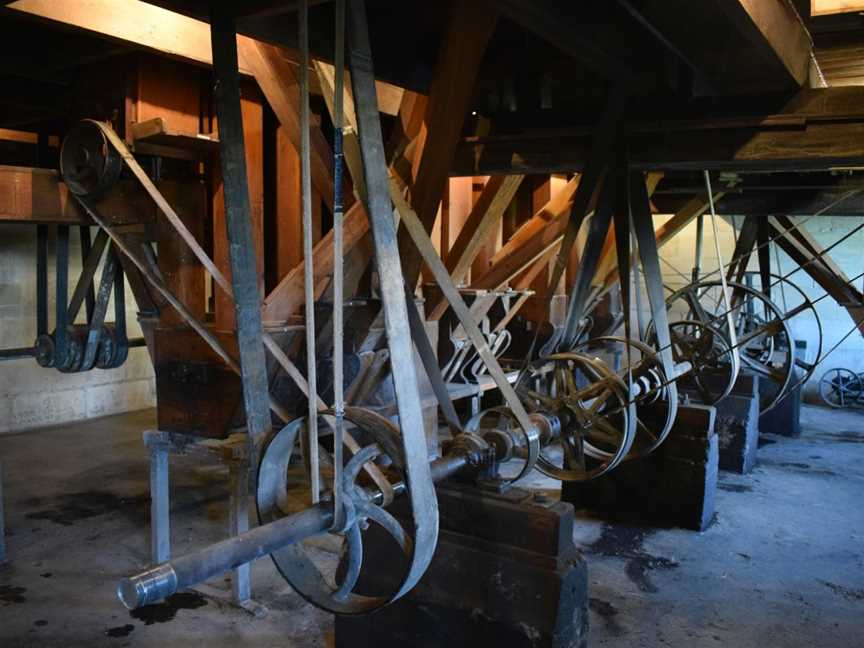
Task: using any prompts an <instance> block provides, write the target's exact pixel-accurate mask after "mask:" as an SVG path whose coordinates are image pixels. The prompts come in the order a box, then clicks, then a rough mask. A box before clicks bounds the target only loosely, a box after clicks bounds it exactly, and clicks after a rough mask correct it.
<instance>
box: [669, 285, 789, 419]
mask: <svg viewBox="0 0 864 648" xmlns="http://www.w3.org/2000/svg"><path fill="white" fill-rule="evenodd" d="M726 285H727V286H728V287H729V289H730V290H731V295H730V303H731V309H732V317H733V321H735V320H736V319H738V320H740V319H741V310H742V307H743V305H744V303H745V302H744V301H743V300H741V299H740V298H741V296H742V295H744V296H745V300H746V299H747V298H751V299H755V300H757V302H758V303H759V304H760V305H761V308H762V309H763V310H764V312H765V313H766V315H770V317H765V318H762V319H763V320H767V321H766V323H765V324H763V325H760V326H759V327H758V328H757V329H756V330H755V331H754V330H750V331H744V332H743V334H741V333H739V324H740V321H739V322H736V323H735V325H736V336H737V338H738V339H737V344H736V346H737V351H738V356H739V357H740V359H741V363H742V365H746V366H747V367H748V368H749V369H750V370H751V371H753V372H754V373H756V374H758V375H759V376H760V377H761V378H763V379H768V380H770V381H771V382H770V383H768V384H772V385H774V390H773V391H767V390H766V392H762V390H761V389H760V395H759V413H760V414H764V413H765V412H768V411H770V410H771V409H772V408H773V407H774V406H775V405H777V403H779V402H780V400H781V399H782V398H783V397H784V396H785V395H786V394H787V393H788V391H789V387H790V383H791V382H792V378H793V377H794V374H795V372H794V368H795V362H794V351H795V350H794V343H793V339H792V332H791V331H790V329H789V325H788V323H787V322H786V319H785V315H784V314H783V311H782V310H781V309H780V308H779V307H778V306H777V305H776V304H775V303H774V302H772V301H771V300H770V299H768V298H767V297H766V296H765V295H764V294H762V293H761V292H760V291H758V290H756V289H754V288H750V287H749V286H746V285H744V284H741V283H737V282H734V281H728V282H726ZM700 289H701V290H705V289H720V290H721V299H719V300H715V307H717V306H720V307H721V308H722V310H721V311H720V312H721V316H717V314H716V313H714V314H712V315H709V314H708V313H707V311H706V309H705V307H704V306H703V305H702V304H701V302H699V297H698V295H699V291H700ZM722 290H723V284H722V282H721V281H719V280H717V281H702V282H699V283H695V284H689V285H687V286H684V287H683V288H681V289H679V290H678V291H677V292H675V293H673V294H672V295H670V296H669V298H667V300H666V304H667V307H669V306H671V305H672V304H674V303H675V302H676V301H678V300H683V301H684V303H685V304H687V305H688V307H689V309H690V310H689V311H688V312H689V313H691V314H695V317H688V318H687V319H690V320H697V321H699V322H702V323H703V324H705V325H707V326H710V327H712V328H714V329H715V330H724V329H725V328H726V325H725V323H726V317H725V316H724V314H725V306H722V304H723V300H722ZM702 294H703V295H705V294H707V293H706V292H703V293H702ZM739 301H740V303H739ZM759 331H763V332H762V333H761V334H760V333H759ZM769 333H770V339H771V344H772V354H773V353H777V352H778V351H776V346H777V345H776V342H775V340H774V339H775V338H777V337H780V336H783V337H785V338H786V345H785V347H786V348H785V351H783V350H781V351H779V353H782V354H783V355H784V356H785V359H784V362H783V364H782V365H781V367H782V368H781V369H775V368H774V366H773V365H774V363H773V360H772V362H771V366H767V365H766V363H764V362H759V361H758V359H757V358H756V355H757V354H761V353H762V351H760V350H759V349H755V348H752V347H748V345H749V344H750V343H751V342H754V341H757V342H758V341H759V340H760V339H761V338H763V337H765V336H766V335H768V334H769Z"/></svg>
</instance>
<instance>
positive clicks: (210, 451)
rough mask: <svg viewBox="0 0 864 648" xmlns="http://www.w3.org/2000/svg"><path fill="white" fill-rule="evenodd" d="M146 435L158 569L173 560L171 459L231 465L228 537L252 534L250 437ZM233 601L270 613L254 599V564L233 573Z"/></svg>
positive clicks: (204, 589) (150, 432) (153, 545)
mask: <svg viewBox="0 0 864 648" xmlns="http://www.w3.org/2000/svg"><path fill="white" fill-rule="evenodd" d="M143 436H144V445H145V446H146V447H147V449H148V450H149V452H150V498H151V503H150V557H151V560H152V563H153V564H154V565H158V564H160V563H163V562H165V561H168V560H170V559H171V514H170V509H171V498H170V488H169V471H170V464H169V457H170V455H172V454H173V455H184V456H188V457H193V458H195V459H197V460H199V461H201V462H202V463H213V464H217V465H227V466H228V483H229V490H230V499H229V515H228V518H229V522H228V527H229V528H228V531H229V534H230V536H231V537H234V536H237V535H240V534H241V533H244V532H246V531H248V530H249V461H248V442H247V440H246V435H245V434H233V435H231V436H230V437H228V438H227V439H224V440H222V439H205V438H202V437H196V436H192V435H188V434H179V433H172V432H162V431H159V430H148V431H147V432H144V435H143ZM196 589H199V590H201V591H202V592H204V593H206V594H207V595H209V596H213V597H214V598H224V596H225V595H224V593H223V592H221V591H220V590H216V589H215V588H212V587H209V586H207V585H199V586H197V588H196ZM231 602H232V603H233V604H234V605H236V606H237V607H240V608H243V609H244V610H246V611H247V612H249V613H250V614H252V615H254V616H256V617H261V616H264V615H265V614H266V613H267V608H266V607H265V606H263V605H261V604H260V603H258V602H256V601H254V600H253V599H252V570H251V564H250V563H246V564H243V565H240V566H239V567H237V568H236V569H234V570H233V571H232V573H231Z"/></svg>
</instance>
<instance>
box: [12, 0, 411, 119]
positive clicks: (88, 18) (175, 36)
mask: <svg viewBox="0 0 864 648" xmlns="http://www.w3.org/2000/svg"><path fill="white" fill-rule="evenodd" d="M7 8H8V9H10V10H13V11H16V12H19V13H21V14H27V15H30V16H33V17H35V18H39V19H42V20H45V21H48V22H53V23H58V24H61V25H64V26H66V27H68V28H72V29H78V30H84V31H86V32H90V33H93V34H96V35H99V36H102V37H104V38H107V39H109V40H112V41H115V42H120V43H123V44H127V45H134V46H135V47H139V48H142V49H146V50H150V51H152V52H156V53H157V54H162V55H165V56H169V57H172V58H177V59H182V60H185V61H190V62H192V63H196V64H199V65H206V66H210V65H212V64H213V59H212V52H211V49H210V27H209V25H208V24H207V23H206V22H202V21H200V20H196V19H195V18H190V17H188V16H185V15H182V14H179V13H176V12H174V11H169V10H168V9H164V8H162V7H158V6H155V5H153V4H150V3H148V2H142V1H141V0H62V2H57V1H56V0H16V1H15V2H11V3H10V4H8V5H7ZM258 42H260V41H257V40H255V39H253V38H249V37H247V36H242V35H238V36H237V45H238V66H239V69H240V72H241V74H245V75H249V76H252V75H253V71H252V69H251V67H250V65H249V61H248V60H247V59H246V56H245V55H244V53H243V52H242V51H240V50H244V49H245V50H246V51H247V52H249V51H251V50H250V47H252V46H253V45H254V44H255V43H258ZM278 49H279V51H280V52H281V53H282V55H283V56H285V57H286V58H287V59H288V60H289V61H291V62H292V63H293V64H295V65H296V64H297V61H298V59H299V57H298V56H297V55H296V53H295V52H292V51H290V50H288V49H285V48H278ZM326 65H329V64H326ZM331 67H332V66H331ZM313 77H314V75H313ZM376 88H377V90H378V106H379V109H380V110H381V112H383V113H385V114H389V115H395V114H396V113H397V112H398V110H399V104H400V101H401V96H402V89H401V88H398V87H397V86H394V85H392V84H389V83H384V82H381V81H377V82H376Z"/></svg>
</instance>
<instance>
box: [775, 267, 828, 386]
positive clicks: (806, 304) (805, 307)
mask: <svg viewBox="0 0 864 648" xmlns="http://www.w3.org/2000/svg"><path fill="white" fill-rule="evenodd" d="M770 277H771V278H772V279H774V280H775V282H782V283H783V284H784V285H785V286H789V287H790V288H792V290H794V291H795V292H796V293H798V295H800V296H801V300H802V301H801V304H799V305H798V306H796V307H795V308H793V309H791V310H789V311H786V312H785V314H784V317H787V318H788V320H787V321H791V320H793V319H795V318H796V317H798V315H800V314H801V313H803V312H805V311H810V313H811V314H812V316H813V319H814V320H815V321H816V339H817V344H816V359H815V360H814V361H813V362H809V363H808V362H804V361H798V360H796V361H795V366H796V367H800V368H801V369H803V370H804V376H803V377H801V378H800V379H799V380H798V381H797V382H796V383H795V384H794V385H793V386H792V387H791V388H790V389H796V388H797V387H800V386H801V385H803V384H805V383H806V382H807V381H808V380H810V379H811V378H812V377H813V374H814V373H815V372H816V367H818V366H819V362H820V361H821V360H822V349H823V348H824V346H823V345H824V336H825V334H824V331H823V328H822V318H821V317H819V311H818V310H816V306H814V305H813V301H812V300H811V299H810V298H809V297H807V294H806V293H805V292H804V291H803V290H802V289H801V288H800V287H799V286H798V284H796V283H795V282H793V281H790V280H789V279H787V278H786V277H781V276H780V275H776V274H773V273H772V274H771V275H770ZM795 311H798V312H795ZM790 313H793V315H791V316H790V315H789V314H790Z"/></svg>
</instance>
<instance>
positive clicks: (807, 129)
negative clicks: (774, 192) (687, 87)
mask: <svg viewBox="0 0 864 648" xmlns="http://www.w3.org/2000/svg"><path fill="white" fill-rule="evenodd" d="M775 102H776V99H774V100H772V102H769V103H768V104H767V105H769V106H770V105H776V103H775ZM755 105H757V106H758V105H762V104H760V103H759V101H758V100H757V101H756V102H755ZM862 106H864V87H845V88H820V89H805V90H802V91H801V92H799V93H798V94H797V95H795V96H794V97H792V98H791V99H790V100H788V101H787V102H786V103H785V105H783V106H782V107H780V110H779V111H777V112H772V113H762V114H758V113H757V112H756V111H755V110H754V108H753V107H752V106H748V105H747V102H743V103H742V106H741V107H740V109H739V110H740V113H739V114H740V116H738V117H735V116H734V115H730V114H728V113H727V114H726V115H725V116H723V117H716V118H710V119H706V118H705V117H704V113H702V112H701V111H700V112H692V113H690V117H687V111H686V110H680V109H679V111H678V113H679V115H681V117H679V118H676V119H674V120H668V121H663V122H657V121H652V122H648V121H633V120H631V121H630V122H629V123H628V125H627V126H626V127H627V129H628V130H629V131H630V134H629V135H628V137H627V144H628V149H629V152H630V160H631V165H632V166H634V167H635V168H638V169H646V170H654V169H658V170H675V169H684V170H701V169H720V170H742V171H746V170H753V171H763V170H765V171H767V170H774V171H781V170H802V171H807V170H828V169H832V168H835V167H859V166H862V165H864V148H862V147H861V146H860V144H859V143H860V142H861V139H862V137H864V109H862ZM698 107H699V108H700V110H701V108H702V107H701V105H700V106H698ZM590 141H591V131H590V128H588V127H579V128H570V129H557V130H553V131H535V132H525V133H521V134H515V135H509V134H508V135H491V136H487V137H478V138H468V139H466V140H463V142H462V143H461V144H460V145H459V148H458V150H457V152H456V159H455V162H454V166H453V170H452V175H457V176H458V175H494V174H516V173H525V174H528V173H572V172H575V171H578V170H580V169H581V168H582V165H583V164H584V161H585V159H586V157H587V155H588V151H589V146H590Z"/></svg>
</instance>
